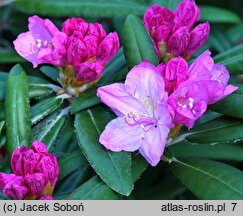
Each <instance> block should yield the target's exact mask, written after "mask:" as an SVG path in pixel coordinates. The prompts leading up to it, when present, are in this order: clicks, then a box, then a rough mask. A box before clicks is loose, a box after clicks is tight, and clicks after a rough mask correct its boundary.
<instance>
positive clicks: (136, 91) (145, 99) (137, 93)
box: [125, 61, 167, 109]
mask: <svg viewBox="0 0 243 216" xmlns="http://www.w3.org/2000/svg"><path fill="white" fill-rule="evenodd" d="M125 89H126V91H127V92H128V93H129V94H130V95H131V96H132V97H135V98H137V99H138V100H140V101H141V102H142V103H143V104H144V106H145V107H147V108H149V109H153V108H154V107H152V106H151V105H153V104H154V103H159V102H160V101H163V100H164V98H165V97H166V96H167V94H166V93H165V90H164V89H165V85H164V80H163V78H162V76H161V74H160V72H159V70H158V69H157V68H156V67H155V66H154V65H152V64H151V63H149V62H145V61H144V62H142V63H140V64H139V65H137V66H135V67H133V68H132V69H131V71H130V72H129V73H128V75H127V77H126V81H125ZM149 106H150V107H149Z"/></svg>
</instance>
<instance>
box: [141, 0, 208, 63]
mask: <svg viewBox="0 0 243 216" xmlns="http://www.w3.org/2000/svg"><path fill="white" fill-rule="evenodd" d="M199 18H200V10H199V8H198V7H197V6H196V4H195V2H194V1H191V0H184V1H182V2H181V3H180V4H179V5H178V7H177V9H176V11H175V12H174V11H172V10H170V9H167V8H164V7H162V6H160V5H153V6H151V7H149V8H148V10H147V11H146V12H145V14H144V24H145V27H146V29H147V31H148V33H149V34H150V36H151V38H152V41H153V44H154V47H155V50H156V53H157V56H158V58H159V59H160V60H162V59H163V58H166V57H167V56H169V57H170V58H172V57H177V56H181V57H183V58H188V57H189V56H191V55H193V54H194V53H195V52H196V51H197V50H198V49H199V48H200V47H201V46H202V45H203V44H204V43H205V42H206V41H207V39H208V35H209V31H210V26H209V23H207V22H206V23H202V24H200V25H198V26H196V27H195V28H194V29H193V30H192V27H193V25H194V24H195V23H196V22H197V21H198V20H199Z"/></svg>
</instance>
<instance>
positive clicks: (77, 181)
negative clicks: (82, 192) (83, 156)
mask: <svg viewBox="0 0 243 216" xmlns="http://www.w3.org/2000/svg"><path fill="white" fill-rule="evenodd" d="M92 176H93V174H91V172H90V166H84V167H81V168H80V169H78V170H76V171H74V172H72V173H71V174H69V175H68V176H67V177H65V178H63V179H61V180H60V181H57V184H56V186H55V194H54V197H55V198H58V199H65V197H66V196H68V195H69V194H70V193H72V192H73V191H74V190H76V189H78V187H79V186H80V185H82V184H84V183H85V182H87V181H88V180H89V179H90V178H91V177H92ZM107 187H108V186H107ZM60 197H61V198H60Z"/></svg>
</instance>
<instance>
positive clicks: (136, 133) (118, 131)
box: [97, 62, 173, 166]
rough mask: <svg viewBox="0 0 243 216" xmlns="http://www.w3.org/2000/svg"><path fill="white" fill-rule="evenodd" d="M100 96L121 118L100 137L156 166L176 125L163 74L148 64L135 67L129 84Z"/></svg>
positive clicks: (114, 86) (113, 147)
mask: <svg viewBox="0 0 243 216" xmlns="http://www.w3.org/2000/svg"><path fill="white" fill-rule="evenodd" d="M97 96H98V97H100V98H101V100H102V102H104V103H105V104H106V105H108V106H109V107H110V108H111V109H112V110H113V111H114V112H115V113H116V114H117V116H118V118H116V119H114V120H112V121H111V122H110V123H109V124H108V125H107V126H106V128H105V130H104V131H103V133H102V134H101V136H100V140H99V141H100V143H101V144H103V145H104V146H105V147H106V148H107V149H110V150H112V151H135V150H137V149H138V150H139V152H140V153H141V154H142V155H143V156H144V157H145V158H146V160H147V161H148V162H149V163H150V164H151V165H152V166H156V165H157V164H158V162H159V161H160V158H161V156H162V155H163V152H164V148H165V142H166V139H167V136H168V133H169V131H170V128H171V127H172V126H173V125H172V124H171V117H170V113H169V111H168V108H167V93H166V92H165V87H164V81H163V78H162V76H161V75H160V72H159V71H158V70H157V69H156V67H154V66H153V65H152V64H150V63H148V62H143V63H140V64H139V65H137V66H135V67H134V68H133V69H132V70H131V71H130V72H129V73H128V75H127V77H126V81H125V84H118V83H117V84H111V85H108V86H104V87H100V88H99V89H98V91H97Z"/></svg>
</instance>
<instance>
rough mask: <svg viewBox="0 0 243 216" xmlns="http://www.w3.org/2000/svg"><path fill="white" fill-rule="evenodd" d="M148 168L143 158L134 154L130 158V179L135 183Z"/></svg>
mask: <svg viewBox="0 0 243 216" xmlns="http://www.w3.org/2000/svg"><path fill="white" fill-rule="evenodd" d="M147 167H148V162H147V161H146V160H145V159H144V157H143V156H142V155H141V154H140V153H139V152H137V153H135V154H134V155H133V157H132V178H133V182H134V183H135V182H136V181H137V180H138V179H139V178H140V176H141V175H142V174H143V172H144V171H145V170H146V168H147Z"/></svg>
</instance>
